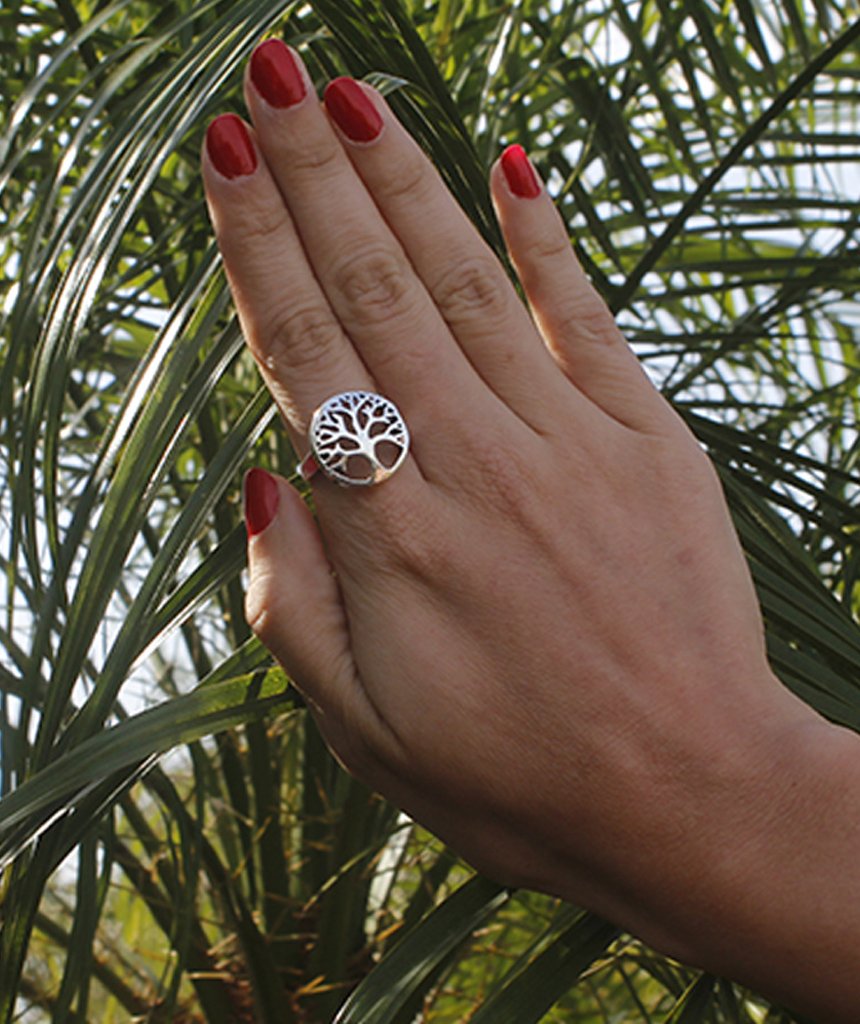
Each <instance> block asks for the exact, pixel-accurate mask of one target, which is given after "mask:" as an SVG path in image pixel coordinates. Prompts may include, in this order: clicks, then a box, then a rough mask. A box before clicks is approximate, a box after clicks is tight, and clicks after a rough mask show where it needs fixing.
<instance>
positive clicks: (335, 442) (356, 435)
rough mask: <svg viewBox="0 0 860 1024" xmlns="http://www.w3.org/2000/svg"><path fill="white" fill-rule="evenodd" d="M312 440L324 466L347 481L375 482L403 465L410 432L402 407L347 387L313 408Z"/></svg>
mask: <svg viewBox="0 0 860 1024" xmlns="http://www.w3.org/2000/svg"><path fill="white" fill-rule="evenodd" d="M310 445H311V451H312V452H313V455H314V458H315V459H316V461H317V464H318V465H319V467H320V469H321V470H322V471H323V472H324V473H325V474H326V475H327V476H329V477H331V478H332V479H333V480H336V481H337V482H338V483H342V484H375V483H380V482H381V481H383V480H385V479H386V478H387V477H389V476H391V474H392V473H393V472H394V471H395V470H396V469H397V468H398V467H399V466H400V465H401V463H402V462H403V460H404V459H405V458H406V454H407V452H408V450H409V431H408V430H407V428H406V423H405V422H404V420H403V417H402V416H401V415H400V412H399V411H398V409H397V406H396V405H394V403H393V402H390V401H389V400H388V399H387V398H383V397H382V396H381V395H376V394H373V393H372V392H369V391H345V392H343V393H342V394H339V395H335V396H334V397H333V398H330V399H329V400H328V401H327V402H325V403H323V405H321V406H320V408H319V409H317V411H316V412H315V413H314V416H313V419H312V420H311V428H310Z"/></svg>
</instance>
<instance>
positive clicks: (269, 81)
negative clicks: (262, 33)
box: [251, 39, 307, 108]
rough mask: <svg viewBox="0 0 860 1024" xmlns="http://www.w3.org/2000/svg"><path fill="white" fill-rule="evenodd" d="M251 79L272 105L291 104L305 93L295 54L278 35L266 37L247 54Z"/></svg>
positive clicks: (298, 100) (303, 96)
mask: <svg viewBox="0 0 860 1024" xmlns="http://www.w3.org/2000/svg"><path fill="white" fill-rule="evenodd" d="M251 81H252V82H253V83H254V87H255V88H256V90H257V92H258V93H259V94H260V95H261V96H262V97H263V99H264V100H265V101H266V102H267V103H268V104H269V105H270V106H273V107H278V108H283V107H292V106H294V105H295V104H296V103H300V102H301V101H302V100H303V99H304V98H305V94H306V91H307V90H306V88H305V80H304V78H303V76H302V72H301V69H300V68H299V65H298V64H297V62H296V59H295V57H294V56H293V54H292V53H291V52H290V49H289V47H288V46H287V45H286V43H284V42H282V41H281V40H280V39H267V40H266V42H265V43H260V45H259V46H258V47H257V49H256V50H254V52H253V53H252V54H251Z"/></svg>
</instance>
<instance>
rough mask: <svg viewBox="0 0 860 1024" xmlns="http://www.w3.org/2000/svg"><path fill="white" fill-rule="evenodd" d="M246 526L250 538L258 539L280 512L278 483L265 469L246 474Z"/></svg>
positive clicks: (257, 469)
mask: <svg viewBox="0 0 860 1024" xmlns="http://www.w3.org/2000/svg"><path fill="white" fill-rule="evenodd" d="M244 489H245V524H246V526H247V528H248V536H249V537H256V535H257V534H258V533H262V532H263V530H265V529H266V527H267V526H268V525H269V523H271V521H272V520H273V519H274V518H275V513H276V512H277V511H278V500H279V497H280V495H279V493H278V482H277V480H275V478H274V477H273V476H272V474H271V473H267V472H266V471H265V469H259V468H255V469H249V470H248V472H247V473H246V474H245V488H244Z"/></svg>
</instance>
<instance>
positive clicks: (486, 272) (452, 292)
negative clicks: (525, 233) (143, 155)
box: [431, 255, 510, 323]
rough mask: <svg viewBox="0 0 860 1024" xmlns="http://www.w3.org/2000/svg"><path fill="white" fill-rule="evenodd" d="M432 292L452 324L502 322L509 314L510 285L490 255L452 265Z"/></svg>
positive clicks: (446, 269)
mask: <svg viewBox="0 0 860 1024" xmlns="http://www.w3.org/2000/svg"><path fill="white" fill-rule="evenodd" d="M431 291H432V292H433V295H434V297H435V299H436V302H437V303H438V305H439V307H440V309H441V310H442V314H443V316H444V317H445V319H446V320H448V321H449V322H455V323H456V322H458V321H463V320H487V319H492V320H500V319H502V318H503V317H504V316H505V315H506V313H507V312H508V310H509V304H510V292H509V289H508V283H507V281H506V279H505V278H504V275H503V274H502V271H501V268H500V267H499V266H498V264H497V263H496V261H495V259H494V258H493V257H491V256H489V255H485V256H470V257H468V258H465V259H462V260H454V261H451V262H450V263H449V264H448V265H447V266H446V268H445V270H444V272H443V273H442V275H441V276H440V277H439V279H438V280H437V281H436V282H435V284H434V286H433V287H432V288H431Z"/></svg>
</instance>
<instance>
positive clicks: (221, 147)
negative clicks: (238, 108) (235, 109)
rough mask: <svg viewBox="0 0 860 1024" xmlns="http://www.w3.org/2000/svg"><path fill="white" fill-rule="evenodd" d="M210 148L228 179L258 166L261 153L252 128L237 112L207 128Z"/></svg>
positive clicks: (221, 171)
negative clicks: (253, 136) (259, 153)
mask: <svg viewBox="0 0 860 1024" xmlns="http://www.w3.org/2000/svg"><path fill="white" fill-rule="evenodd" d="M206 148H207V150H208V151H209V158H210V160H211V161H212V163H213V164H214V165H215V170H216V171H218V173H219V174H223V175H224V177H225V178H241V177H242V176H243V175H246V174H253V173H254V171H256V169H257V152H256V150H255V149H254V143H253V142H251V136H250V135H249V134H248V129H247V128H246V127H245V124H244V122H243V121H242V119H241V118H240V117H236V115H235V114H222V115H221V116H220V117H216V118H215V120H214V121H213V122H212V123H211V124H210V125H209V127H208V128H207V129H206Z"/></svg>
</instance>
